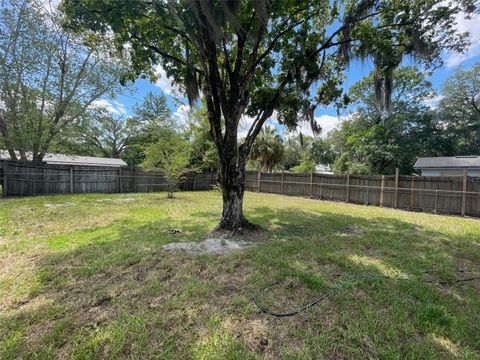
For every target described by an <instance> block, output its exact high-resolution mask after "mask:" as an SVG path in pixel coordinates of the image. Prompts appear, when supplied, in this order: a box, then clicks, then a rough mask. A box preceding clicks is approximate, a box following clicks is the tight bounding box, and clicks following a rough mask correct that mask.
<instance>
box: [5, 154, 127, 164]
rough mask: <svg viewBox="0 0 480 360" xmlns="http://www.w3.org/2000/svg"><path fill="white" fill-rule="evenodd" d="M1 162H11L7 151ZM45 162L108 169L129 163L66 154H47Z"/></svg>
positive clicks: (28, 155) (29, 155) (29, 156)
mask: <svg viewBox="0 0 480 360" xmlns="http://www.w3.org/2000/svg"><path fill="white" fill-rule="evenodd" d="M27 158H28V159H29V160H31V154H27ZM0 160H10V154H9V153H8V151H6V150H0ZM43 162H45V163H47V164H51V165H76V166H106V167H122V166H127V163H126V162H125V161H123V160H122V159H111V158H104V157H95V156H79V155H65V154H49V153H47V154H45V157H44V158H43Z"/></svg>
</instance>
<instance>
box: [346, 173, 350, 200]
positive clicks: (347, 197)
mask: <svg viewBox="0 0 480 360" xmlns="http://www.w3.org/2000/svg"><path fill="white" fill-rule="evenodd" d="M345 202H347V203H348V202H350V173H348V172H347V193H346V195H345Z"/></svg>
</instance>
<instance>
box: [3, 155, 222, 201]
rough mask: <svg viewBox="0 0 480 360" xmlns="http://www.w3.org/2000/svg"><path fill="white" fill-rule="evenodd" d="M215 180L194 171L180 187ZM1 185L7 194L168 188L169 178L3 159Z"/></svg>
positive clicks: (114, 169)
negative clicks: (167, 179)
mask: <svg viewBox="0 0 480 360" xmlns="http://www.w3.org/2000/svg"><path fill="white" fill-rule="evenodd" d="M215 183H216V175H215V174H211V173H205V174H190V175H188V176H186V178H185V179H184V181H183V182H182V183H181V184H180V185H179V190H184V191H186V190H210V189H211V188H212V185H214V184H215ZM0 185H2V191H3V192H2V194H3V196H33V195H47V194H85V193H134V192H158V191H166V190H167V181H166V178H165V176H164V175H163V174H161V173H151V172H145V171H144V170H143V169H141V168H134V169H128V168H118V167H103V166H101V167H93V166H68V165H62V166H59V165H40V166H39V165H34V164H31V163H22V162H10V161H0Z"/></svg>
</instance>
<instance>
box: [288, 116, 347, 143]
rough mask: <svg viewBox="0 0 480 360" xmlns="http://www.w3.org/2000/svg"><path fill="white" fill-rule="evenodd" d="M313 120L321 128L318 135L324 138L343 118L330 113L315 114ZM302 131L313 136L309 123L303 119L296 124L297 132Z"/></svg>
mask: <svg viewBox="0 0 480 360" xmlns="http://www.w3.org/2000/svg"><path fill="white" fill-rule="evenodd" d="M315 120H316V121H317V123H318V124H319V125H320V127H321V128H322V133H321V134H320V136H321V137H322V138H326V137H327V135H328V133H329V132H330V131H332V130H333V129H335V128H336V127H337V126H338V125H339V124H340V123H341V122H342V120H343V118H342V117H337V116H331V115H321V116H315ZM300 132H301V133H302V134H304V135H308V136H313V132H312V127H311V126H310V123H308V122H306V121H303V122H301V123H300V124H299V125H298V126H297V133H300Z"/></svg>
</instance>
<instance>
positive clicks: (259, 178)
mask: <svg viewBox="0 0 480 360" xmlns="http://www.w3.org/2000/svg"><path fill="white" fill-rule="evenodd" d="M257 176H258V188H257V192H260V182H261V181H262V180H261V179H262V172H261V171H259V172H258V175H257Z"/></svg>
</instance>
